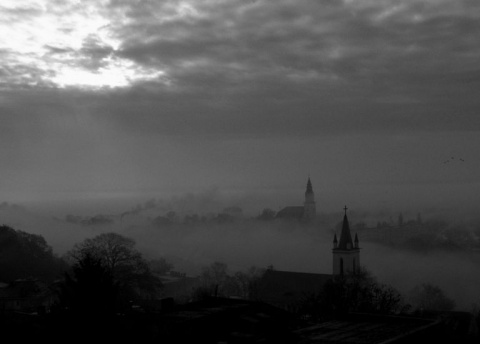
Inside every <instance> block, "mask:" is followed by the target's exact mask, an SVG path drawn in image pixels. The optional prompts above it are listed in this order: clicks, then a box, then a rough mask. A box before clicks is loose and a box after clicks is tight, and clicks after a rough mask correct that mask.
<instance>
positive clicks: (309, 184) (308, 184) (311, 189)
mask: <svg viewBox="0 0 480 344" xmlns="http://www.w3.org/2000/svg"><path fill="white" fill-rule="evenodd" d="M312 193H313V187H312V182H311V181H310V176H309V177H308V181H307V190H306V191H305V195H307V194H312Z"/></svg>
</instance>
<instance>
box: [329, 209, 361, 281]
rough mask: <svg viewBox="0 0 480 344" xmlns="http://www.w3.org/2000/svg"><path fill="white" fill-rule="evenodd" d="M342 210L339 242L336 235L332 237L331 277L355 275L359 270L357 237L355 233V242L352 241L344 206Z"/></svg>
mask: <svg viewBox="0 0 480 344" xmlns="http://www.w3.org/2000/svg"><path fill="white" fill-rule="evenodd" d="M344 210H345V215H344V216H343V225H342V232H341V234H340V241H338V240H337V234H335V235H334V237H333V250H332V252H333V275H344V274H348V273H356V272H357V271H359V269H360V248H359V247H358V236H357V234H356V233H355V240H352V235H351V233H350V226H349V224H348V218H347V207H346V206H345V208H344Z"/></svg>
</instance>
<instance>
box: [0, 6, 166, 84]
mask: <svg viewBox="0 0 480 344" xmlns="http://www.w3.org/2000/svg"><path fill="white" fill-rule="evenodd" d="M107 3H108V1H88V0H87V1H52V0H36V1H31V0H4V1H2V3H1V4H0V52H1V54H2V55H3V66H2V67H0V72H1V73H0V75H1V77H0V81H1V83H2V84H17V85H24V84H27V85H36V84H40V83H41V84H47V85H54V86H56V87H67V86H78V87H87V88H101V87H126V86H129V85H130V84H132V83H134V82H136V81H142V80H146V81H160V82H162V83H165V82H166V79H162V77H164V75H165V73H164V72H163V71H160V70H157V69H153V68H147V67H144V66H140V65H138V64H136V63H134V62H133V61H131V60H128V59H126V58H123V57H120V56H118V54H117V52H118V48H119V46H120V44H121V41H120V40H119V39H118V38H117V37H116V35H115V30H114V29H115V28H116V27H118V25H122V22H124V21H126V19H125V17H124V15H123V13H122V12H121V11H107V9H106V7H105V6H106V4H107Z"/></svg>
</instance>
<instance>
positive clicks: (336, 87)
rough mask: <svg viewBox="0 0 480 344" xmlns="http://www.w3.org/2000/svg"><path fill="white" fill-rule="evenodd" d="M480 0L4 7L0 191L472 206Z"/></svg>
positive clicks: (478, 166)
mask: <svg viewBox="0 0 480 344" xmlns="http://www.w3.org/2000/svg"><path fill="white" fill-rule="evenodd" d="M479 32H480V2H479V1H477V0H421V1H420V0H403V1H394V0H382V1H378V0H335V1H333V0H325V1H315V0H310V1H306V0H275V1H274V0H195V1H194V0H184V1H176V0H110V1H109V0H82V1H80V0H2V1H1V3H0V56H1V61H2V63H1V64H0V161H1V164H0V200H1V201H6V202H28V201H43V200H52V199H53V200H57V201H58V200H60V201H61V200H74V199H87V198H91V197H97V198H98V197H107V198H108V197H110V198H118V197H129V196H135V197H139V198H141V197H145V198H147V197H152V196H157V197H163V195H167V194H168V195H174V194H185V193H189V192H204V191H205V190H210V189H212V188H214V189H216V190H220V192H223V193H225V194H243V195H258V196H259V197H263V199H265V201H264V204H262V206H263V205H264V206H270V207H272V208H276V207H280V206H284V205H287V204H289V203H290V204H296V203H299V204H301V202H302V201H303V191H304V189H305V184H306V180H307V178H308V176H310V177H311V179H312V183H313V187H314V191H315V193H316V200H317V210H320V211H322V210H323V209H325V210H337V209H338V210H341V208H343V206H344V204H348V205H349V207H350V209H352V208H353V209H355V208H364V209H369V208H376V207H377V208H378V207H392V208H395V209H401V208H407V207H448V206H461V207H471V208H474V207H475V204H478V201H480V192H478V191H479V190H480V156H479V154H478V153H479V149H478V147H480V135H479V131H480V116H479V113H478V112H479V109H480V97H479V94H480V67H479V63H478V61H480V44H478V33H479Z"/></svg>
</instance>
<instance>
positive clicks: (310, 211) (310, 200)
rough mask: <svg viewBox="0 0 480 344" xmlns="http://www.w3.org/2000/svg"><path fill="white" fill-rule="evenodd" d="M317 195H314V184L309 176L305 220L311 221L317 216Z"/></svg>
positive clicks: (304, 206)
mask: <svg viewBox="0 0 480 344" xmlns="http://www.w3.org/2000/svg"><path fill="white" fill-rule="evenodd" d="M316 212H317V211H316V208H315V194H314V193H313V187H312V182H311V180H310V176H308V181H307V189H306V190H305V202H304V203H303V219H304V220H305V221H307V222H308V221H311V220H313V219H315V216H316Z"/></svg>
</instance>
